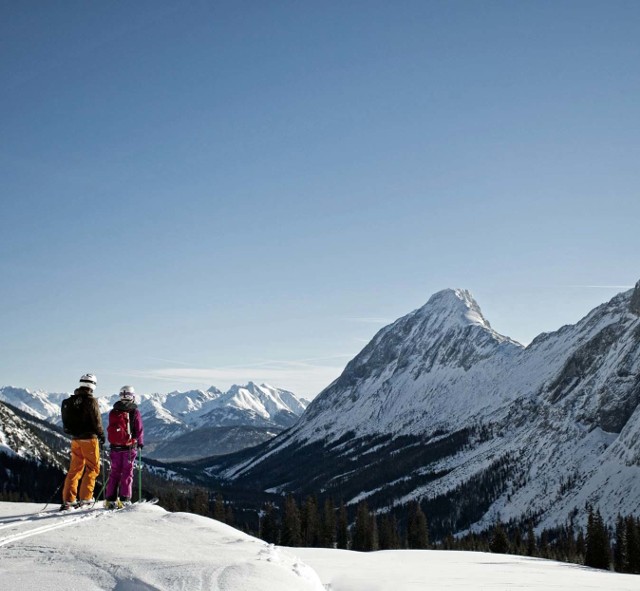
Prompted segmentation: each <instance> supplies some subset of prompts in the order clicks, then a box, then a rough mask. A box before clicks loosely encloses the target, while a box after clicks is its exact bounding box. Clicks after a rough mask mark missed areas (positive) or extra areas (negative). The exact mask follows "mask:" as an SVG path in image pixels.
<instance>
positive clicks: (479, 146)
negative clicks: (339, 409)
mask: <svg viewBox="0 0 640 591" xmlns="http://www.w3.org/2000/svg"><path fill="white" fill-rule="evenodd" d="M639 25H640V4H639V3H638V2H635V1H614V2H604V1H601V2H592V1H586V0H581V1H576V2H569V1H553V2H552V1H537V0H536V1H529V2H527V1H522V2H511V1H482V2H477V1H475V0H474V1H471V0H469V1H464V0H452V1H428V0H421V1H409V0H406V1H400V2H378V1H375V0H369V1H366V2H359V1H349V2H333V1H328V2H311V1H308V2H307V1H295V2H294V1H278V2H271V1H267V0H265V1H253V2H243V1H237V0H236V1H228V2H226V1H225V2H215V1H212V2H206V1H204V0H202V1H194V2H180V3H178V2H161V1H154V2H135V3H130V2H109V3H86V2H64V3H42V2H8V1H4V2H0V75H1V78H2V81H3V82H2V85H1V86H0V138H1V141H0V178H1V179H2V183H1V189H0V190H1V191H2V200H1V202H0V203H1V205H0V208H1V210H0V213H1V215H0V240H1V242H0V244H1V247H0V248H1V250H0V253H1V254H0V277H1V279H2V281H1V283H0V298H1V299H0V326H1V327H2V328H1V333H2V336H1V338H0V385H2V384H6V385H9V384H11V385H15V386H22V387H28V388H43V389H46V390H50V391H68V390H70V389H72V388H73V387H75V385H76V382H77V379H78V377H79V376H80V374H82V373H84V372H86V371H91V372H94V373H96V374H97V375H98V380H99V389H98V392H99V393H102V394H107V393H112V392H114V391H117V389H118V387H119V386H121V385H122V384H125V383H132V384H133V385H134V386H136V387H137V388H138V389H139V390H140V391H147V392H149V391H170V390H173V389H182V390H184V389H189V388H193V387H203V386H207V385H217V386H218V387H221V388H225V387H228V386H229V385H231V384H232V383H246V382H247V381H248V380H254V381H258V382H261V381H267V382H269V383H271V384H273V385H275V386H279V387H284V388H288V389H291V390H293V391H295V392H297V393H299V394H303V395H306V396H307V397H312V396H314V395H315V394H317V393H318V392H319V391H320V390H321V389H322V388H323V387H324V386H326V385H328V383H329V382H330V381H331V380H332V379H334V378H335V377H337V375H339V373H340V371H341V369H342V368H343V367H344V365H345V364H346V363H347V361H348V360H349V359H350V358H352V357H353V356H354V355H355V354H356V353H357V352H358V351H359V350H360V349H361V348H362V347H363V346H364V345H365V344H366V342H368V340H369V339H370V338H371V337H372V336H373V335H374V334H375V332H376V331H377V330H378V329H379V328H381V327H382V326H383V325H384V324H386V323H388V322H390V321H392V320H394V319H396V318H398V317H399V316H402V315H404V314H406V313H408V312H410V311H411V310H413V309H415V308H417V307H419V306H421V305H422V304H424V303H425V302H426V301H427V299H428V298H429V297H430V295H431V294H432V293H434V292H436V291H439V290H440V289H443V288H447V287H461V288H465V289H469V290H470V291H471V292H472V293H473V295H474V296H475V298H476V299H477V300H478V302H479V304H480V306H481V308H482V310H483V312H484V314H485V316H486V317H487V319H488V320H489V321H490V322H491V323H492V325H493V327H494V328H495V329H496V330H498V331H499V332H501V333H503V334H506V335H509V336H511V337H512V338H514V339H517V340H519V341H521V342H523V343H528V342H529V341H531V339H533V337H535V336H536V335H537V334H539V333H540V332H544V331H551V330H556V329H557V328H559V327H560V326H562V325H563V324H568V323H573V322H576V321H577V320H579V319H580V318H581V317H582V316H584V315H585V314H586V313H587V312H588V311H589V310H590V309H591V308H593V307H594V306H596V305H597V304H599V303H601V302H604V301H606V300H608V299H610V298H611V297H612V296H613V295H615V294H616V293H618V292H619V291H623V290H624V289H625V286H632V285H634V284H635V282H636V281H637V280H638V279H640V265H638V261H639V258H638V252H640V248H639V247H640V232H638V220H639V219H640V194H639V193H640V191H639V187H640V183H639V180H640V167H639V166H638V154H640V125H639V121H640V101H638V97H639V96H640V66H639V64H640V36H639V35H638V34H637V32H638V30H639Z"/></svg>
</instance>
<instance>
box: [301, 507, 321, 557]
mask: <svg viewBox="0 0 640 591" xmlns="http://www.w3.org/2000/svg"><path fill="white" fill-rule="evenodd" d="M319 530H320V519H319V517H318V503H317V502H316V499H315V497H312V496H308V497H307V498H306V500H305V503H304V508H303V511H302V516H301V533H302V545H303V546H305V547H307V548H314V547H316V546H318V542H319V538H320V532H319Z"/></svg>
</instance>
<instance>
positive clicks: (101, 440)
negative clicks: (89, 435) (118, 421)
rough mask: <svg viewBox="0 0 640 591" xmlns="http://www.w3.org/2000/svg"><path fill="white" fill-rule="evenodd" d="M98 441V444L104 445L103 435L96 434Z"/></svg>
mask: <svg viewBox="0 0 640 591" xmlns="http://www.w3.org/2000/svg"><path fill="white" fill-rule="evenodd" d="M98 441H99V442H100V445H104V442H105V438H104V435H98Z"/></svg>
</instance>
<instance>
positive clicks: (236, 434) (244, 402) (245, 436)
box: [0, 382, 308, 461]
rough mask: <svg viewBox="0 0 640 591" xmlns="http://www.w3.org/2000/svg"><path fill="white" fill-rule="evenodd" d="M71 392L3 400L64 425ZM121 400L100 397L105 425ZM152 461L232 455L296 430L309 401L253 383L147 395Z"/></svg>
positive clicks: (11, 392)
mask: <svg viewBox="0 0 640 591" xmlns="http://www.w3.org/2000/svg"><path fill="white" fill-rule="evenodd" d="M67 396H69V394H67V393H47V392H43V391H30V390H27V389H23V388H13V387H4V388H0V401H3V402H6V403H7V404H10V405H11V406H13V407H15V408H17V409H19V410H21V411H23V412H25V413H29V414H30V415H32V416H33V417H35V418H37V419H40V420H42V421H47V422H50V423H53V424H55V425H58V426H60V425H61V417H60V404H61V402H62V400H63V399H64V398H66V397H67ZM117 399H118V395H113V396H108V397H98V403H99V405H100V409H101V411H102V413H103V423H104V424H105V425H106V421H107V414H108V412H109V410H110V409H111V408H112V407H113V404H114V402H115V401H116V400H117ZM137 402H138V405H139V408H140V412H141V413H142V417H143V421H144V426H145V435H146V445H145V453H146V455H147V456H149V457H151V458H154V459H158V460H164V461H174V460H181V461H184V460H192V459H198V458H202V457H207V456H215V455H220V454H224V453H230V452H232V451H237V450H239V449H242V448H245V447H248V446H251V445H256V444H258V443H262V442H264V441H266V440H268V439H270V438H272V437H274V436H275V435H277V434H278V433H280V432H281V431H283V430H284V429H286V428H287V427H290V426H291V425H293V424H294V423H295V422H296V421H297V420H298V417H299V416H300V415H301V414H302V412H303V411H304V409H305V408H306V406H307V405H308V401H306V400H304V399H302V398H298V397H297V396H296V395H295V394H293V393H291V392H288V391H286V390H281V389H279V388H274V387H272V386H269V385H267V384H262V385H257V384H254V383H253V382H249V384H247V385H246V386H233V387H231V388H230V389H229V390H228V391H227V392H221V391H220V390H218V389H217V388H215V387H211V388H209V389H208V390H206V391H203V390H191V391H188V392H171V393H169V394H142V395H139V396H138V398H137Z"/></svg>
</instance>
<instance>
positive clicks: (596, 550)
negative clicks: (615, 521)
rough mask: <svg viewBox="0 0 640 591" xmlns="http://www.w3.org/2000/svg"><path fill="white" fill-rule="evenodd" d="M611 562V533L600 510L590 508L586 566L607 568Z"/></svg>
mask: <svg viewBox="0 0 640 591" xmlns="http://www.w3.org/2000/svg"><path fill="white" fill-rule="evenodd" d="M610 563H611V548H610V544H609V534H608V532H607V529H606V527H605V525H604V521H603V520H602V516H601V515H600V511H596V512H595V513H594V512H593V508H589V516H588V519H587V551H586V554H585V558H584V564H585V566H590V567H592V568H600V569H603V570H607V569H608V568H609V565H610Z"/></svg>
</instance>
